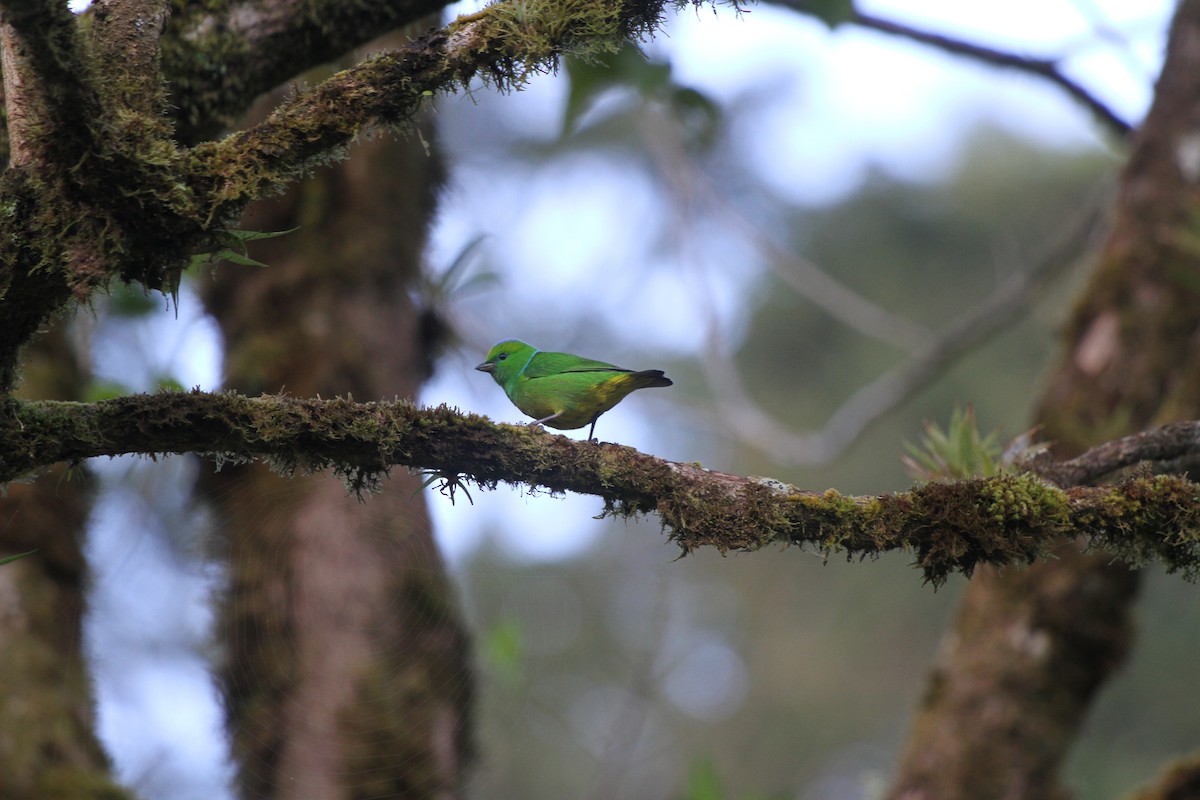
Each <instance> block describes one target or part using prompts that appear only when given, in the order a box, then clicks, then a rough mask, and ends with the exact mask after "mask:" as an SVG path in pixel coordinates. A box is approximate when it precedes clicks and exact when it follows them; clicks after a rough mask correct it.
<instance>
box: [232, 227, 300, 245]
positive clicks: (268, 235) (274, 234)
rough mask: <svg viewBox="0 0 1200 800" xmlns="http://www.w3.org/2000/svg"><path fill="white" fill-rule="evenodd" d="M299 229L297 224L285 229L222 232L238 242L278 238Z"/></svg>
mask: <svg viewBox="0 0 1200 800" xmlns="http://www.w3.org/2000/svg"><path fill="white" fill-rule="evenodd" d="M298 230H300V226H299V225H297V226H296V227H294V228H288V229H287V230H286V231H239V230H233V229H229V230H223V231H221V233H222V234H225V235H226V236H229V237H230V238H232V239H234V240H236V241H239V242H257V241H259V240H260V239H278V238H279V237H280V236H287V235H288V234H289V233H295V232H296V231H298Z"/></svg>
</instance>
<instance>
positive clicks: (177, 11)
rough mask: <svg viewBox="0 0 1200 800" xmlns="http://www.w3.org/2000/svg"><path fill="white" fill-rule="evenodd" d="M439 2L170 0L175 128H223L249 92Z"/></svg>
mask: <svg viewBox="0 0 1200 800" xmlns="http://www.w3.org/2000/svg"><path fill="white" fill-rule="evenodd" d="M447 5H449V3H448V2H447V0H389V2H385V3H381V2H369V1H368V2H363V1H362V0H358V1H355V0H258V2H255V3H244V2H234V1H233V0H221V1H218V0H206V2H203V3H198V2H192V0H171V16H170V20H169V21H168V27H167V32H166V35H165V37H164V39H163V72H164V77H165V78H166V80H167V81H168V82H169V83H170V86H171V106H172V111H171V113H172V115H173V116H174V118H175V123H176V130H177V135H178V136H179V137H180V138H181V139H182V140H183V141H186V142H190V143H194V142H197V141H201V140H203V139H206V138H210V137H211V136H213V135H215V134H216V133H218V132H220V131H222V130H228V129H229V128H231V127H233V126H234V125H235V123H237V121H238V120H239V119H240V118H241V116H242V114H244V113H245V111H246V108H247V107H248V106H249V105H250V103H251V101H253V100H254V98H255V97H258V96H259V95H261V94H263V93H264V92H267V91H269V90H271V89H274V88H275V87H276V86H279V85H280V84H281V83H283V82H284V81H286V80H288V79H290V78H294V77H296V76H297V75H298V74H300V73H302V72H303V71H304V70H307V69H309V68H311V67H316V66H319V65H321V64H328V63H329V62H331V61H333V60H334V59H336V58H339V57H341V56H343V55H344V54H345V53H348V52H350V51H351V50H353V49H354V48H355V47H359V46H361V45H364V44H366V43H367V42H369V41H371V40H372V39H375V38H376V37H378V36H379V34H380V32H382V31H392V30H396V29H398V28H401V27H403V26H406V25H412V24H413V23H417V24H420V23H419V21H420V20H427V19H429V18H430V17H431V16H432V15H435V14H436V13H437V12H439V11H441V10H442V9H443V8H444V7H446V6H447ZM435 19H436V17H435ZM430 24H431V23H429V22H426V23H425V25H424V27H429V25H430Z"/></svg>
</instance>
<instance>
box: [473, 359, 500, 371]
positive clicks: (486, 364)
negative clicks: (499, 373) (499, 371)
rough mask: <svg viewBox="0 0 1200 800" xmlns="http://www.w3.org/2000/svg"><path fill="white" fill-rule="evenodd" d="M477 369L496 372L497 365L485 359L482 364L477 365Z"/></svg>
mask: <svg viewBox="0 0 1200 800" xmlns="http://www.w3.org/2000/svg"><path fill="white" fill-rule="evenodd" d="M475 369H477V370H479V371H480V372H495V371H496V365H495V364H493V363H492V362H490V361H485V362H483V363H482V364H480V365H479V366H478V367H476V368H475Z"/></svg>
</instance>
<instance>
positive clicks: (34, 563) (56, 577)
mask: <svg viewBox="0 0 1200 800" xmlns="http://www.w3.org/2000/svg"><path fill="white" fill-rule="evenodd" d="M66 327H67V326H66V325H65V324H61V323H60V324H59V325H57V326H55V328H54V329H53V330H52V331H51V332H50V333H49V334H47V335H46V336H44V337H43V338H42V339H41V340H40V341H38V342H37V343H35V344H34V345H31V346H30V347H29V348H27V349H26V351H25V364H24V370H23V371H24V380H23V382H22V385H21V391H22V394H24V395H26V396H36V397H42V398H57V399H64V400H65V399H72V400H73V399H78V398H79V397H80V396H81V395H82V392H83V383H84V376H83V371H82V370H81V369H80V367H79V364H78V361H77V360H76V359H75V355H74V353H73V352H72V350H71V346H70V343H69V341H68V337H67V335H66V332H65V330H64V328H66ZM91 501H92V480H91V478H90V476H89V474H88V472H87V471H86V470H85V469H83V468H79V467H76V468H69V467H67V466H65V465H62V464H60V465H58V466H56V467H54V468H53V469H51V470H50V471H48V472H47V473H46V474H44V475H42V476H41V477H39V478H38V479H37V480H35V481H33V482H32V483H26V484H12V485H9V486H8V487H6V489H5V493H4V496H3V497H2V498H0V556H7V555H11V554H15V553H21V552H25V551H28V550H33V549H35V548H36V549H37V552H36V553H35V554H34V555H32V556H30V557H28V558H24V559H21V560H19V561H14V562H11V563H9V564H5V565H4V566H0V686H3V687H4V697H3V700H0V797H3V798H5V800H44V799H45V798H48V797H55V798H63V800H77V799H79V800H83V799H84V798H101V797H103V798H107V799H108V800H117V799H118V798H123V797H130V796H131V795H129V794H128V793H127V792H126V791H125V790H124V789H122V788H121V787H119V786H117V785H116V784H115V783H114V782H113V780H112V777H111V775H110V764H109V761H108V756H107V755H106V754H105V752H104V748H103V747H102V746H101V744H100V741H99V739H98V738H97V736H96V729H95V698H94V697H93V696H92V683H91V678H90V676H89V674H88V667H87V664H86V663H85V660H84V653H83V612H84V607H85V599H86V582H87V568H86V564H85V562H84V556H83V549H82V545H83V534H84V528H85V525H86V524H87V518H88V512H89V511H90V508H91Z"/></svg>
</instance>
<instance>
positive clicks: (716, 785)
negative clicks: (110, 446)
mask: <svg viewBox="0 0 1200 800" xmlns="http://www.w3.org/2000/svg"><path fill="white" fill-rule="evenodd" d="M725 797H726V795H725V786H724V784H723V783H722V782H721V776H719V775H718V774H717V767H716V765H715V764H713V762H712V759H708V758H704V759H699V760H697V761H693V762H692V767H691V769H690V770H688V781H687V786H686V787H685V788H684V790H683V794H682V795H680V800H725Z"/></svg>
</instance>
